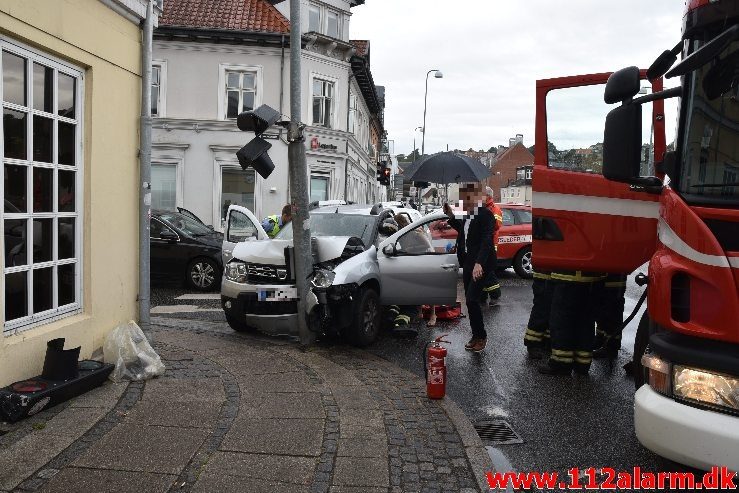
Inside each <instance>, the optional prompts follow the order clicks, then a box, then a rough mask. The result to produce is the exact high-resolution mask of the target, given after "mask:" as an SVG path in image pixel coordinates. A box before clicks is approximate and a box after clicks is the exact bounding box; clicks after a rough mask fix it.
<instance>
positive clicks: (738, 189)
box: [674, 40, 739, 206]
mask: <svg viewBox="0 0 739 493" xmlns="http://www.w3.org/2000/svg"><path fill="white" fill-rule="evenodd" d="M703 44H704V43H703V42H702V41H698V40H696V41H692V42H691V52H693V51H695V50H697V49H698V48H700V46H702V45H703ZM738 53H739V42H734V43H732V44H731V45H730V46H729V47H728V48H727V49H726V50H725V51H724V52H723V53H722V54H721V56H720V57H719V58H717V59H716V60H714V61H713V62H711V63H708V64H707V65H705V66H703V67H702V68H700V69H698V70H696V71H695V72H693V73H692V74H689V75H687V76H686V77H685V81H684V84H685V87H686V90H685V92H684V95H685V98H684V99H683V101H682V105H683V110H682V113H683V115H682V116H683V118H682V122H681V123H682V133H683V139H682V143H681V147H682V149H681V151H682V152H681V154H682V156H681V162H682V166H681V167H680V168H681V169H680V172H679V176H677V177H675V178H677V180H676V181H677V183H676V184H674V185H676V188H677V189H678V191H679V192H680V193H681V194H682V195H683V197H684V198H685V200H686V201H688V202H691V203H703V204H707V205H710V204H716V205H722V206H726V205H731V206H739V91H738V90H737V89H738V88H737V82H739V79H738V78H737V72H736V69H737V59H738V56H739V55H737V54H738Z"/></svg>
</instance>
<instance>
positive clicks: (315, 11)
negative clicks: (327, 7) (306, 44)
mask: <svg viewBox="0 0 739 493" xmlns="http://www.w3.org/2000/svg"><path fill="white" fill-rule="evenodd" d="M308 31H313V32H317V33H318V32H321V7H319V6H318V5H313V4H311V5H310V6H309V7H308Z"/></svg>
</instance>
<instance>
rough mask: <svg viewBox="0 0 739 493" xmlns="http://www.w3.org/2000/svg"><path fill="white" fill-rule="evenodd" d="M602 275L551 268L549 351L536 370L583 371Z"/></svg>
mask: <svg viewBox="0 0 739 493" xmlns="http://www.w3.org/2000/svg"><path fill="white" fill-rule="evenodd" d="M605 277H606V275H605V274H602V273H597V272H583V271H579V270H578V271H553V272H552V273H551V282H552V284H553V288H552V308H551V314H550V317H549V330H550V331H551V341H552V352H551V355H550V356H549V360H548V361H547V363H546V364H545V365H543V366H541V367H539V372H540V373H544V374H547V375H570V374H572V371H573V370H574V371H575V373H577V374H579V375H587V374H588V372H589V370H590V364H591V363H592V361H593V344H594V337H595V333H594V331H593V325H594V320H595V307H596V302H597V300H598V299H599V296H600V290H601V289H602V287H603V280H604V279H605Z"/></svg>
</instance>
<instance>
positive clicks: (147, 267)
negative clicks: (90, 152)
mask: <svg viewBox="0 0 739 493" xmlns="http://www.w3.org/2000/svg"><path fill="white" fill-rule="evenodd" d="M146 3H147V6H146V19H145V20H144V29H143V33H142V42H141V46H142V52H143V53H142V56H141V65H142V67H141V122H140V125H141V128H140V132H141V135H140V150H139V184H140V186H141V189H140V190H139V326H140V327H141V330H143V332H144V334H145V335H146V338H147V339H149V342H151V330H150V329H151V324H150V319H149V308H150V306H151V301H150V284H149V282H150V281H149V273H150V271H151V263H150V259H149V236H150V234H149V233H150V232H149V227H150V225H149V221H150V220H151V98H150V97H149V90H150V88H151V45H152V33H153V29H154V20H153V19H154V0H149V1H148V2H146Z"/></svg>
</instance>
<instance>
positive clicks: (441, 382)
mask: <svg viewBox="0 0 739 493" xmlns="http://www.w3.org/2000/svg"><path fill="white" fill-rule="evenodd" d="M447 335H448V334H443V335H440V336H439V337H437V338H436V339H434V340H433V341H431V342H429V343H428V344H426V347H424V355H423V369H424V373H425V375H426V395H427V396H428V398H429V399H443V398H444V395H446V348H445V347H442V346H441V344H449V341H445V340H444V337H446V336H447Z"/></svg>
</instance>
